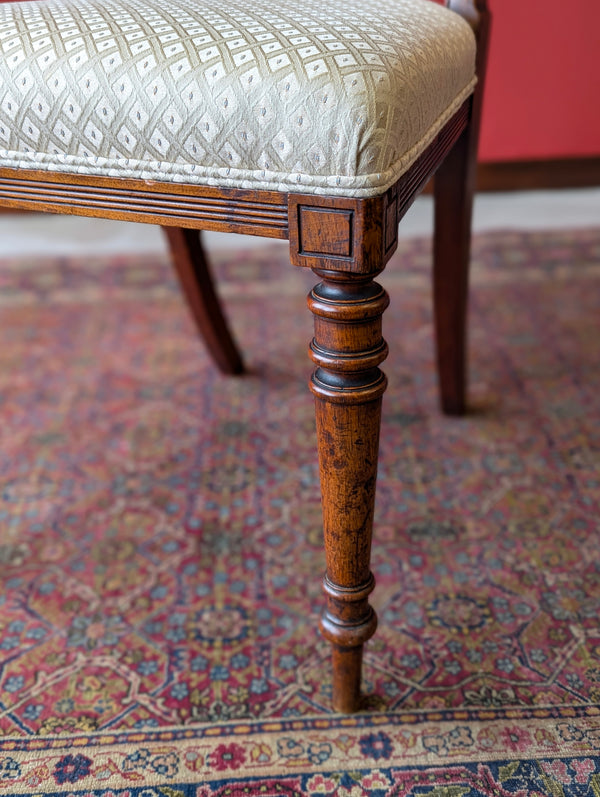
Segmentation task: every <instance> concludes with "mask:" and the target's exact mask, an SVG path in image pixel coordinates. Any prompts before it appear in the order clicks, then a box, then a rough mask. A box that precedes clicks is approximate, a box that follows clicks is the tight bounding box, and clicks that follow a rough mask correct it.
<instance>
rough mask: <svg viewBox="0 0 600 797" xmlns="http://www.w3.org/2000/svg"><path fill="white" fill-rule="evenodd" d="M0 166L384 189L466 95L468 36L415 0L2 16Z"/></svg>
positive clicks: (11, 12)
mask: <svg viewBox="0 0 600 797" xmlns="http://www.w3.org/2000/svg"><path fill="white" fill-rule="evenodd" d="M0 20H1V23H0V43H1V47H2V53H3V56H2V58H1V59H0V148H1V151H0V161H1V163H2V166H3V167H8V168H11V167H13V168H15V167H18V168H26V169H42V170H48V171H57V172H63V173H65V172H76V173H79V174H86V175H105V176H109V177H124V178H125V177H126V178H138V179H144V180H156V181H162V182H171V181H173V182H180V183H193V184H198V183H200V184H203V185H208V186H217V187H221V188H247V189H267V190H279V191H293V192H295V193H306V192H310V193H313V194H314V193H317V194H319V193H320V194H326V195H329V196H336V195H337V196H340V195H341V196H349V197H369V196H374V195H377V194H381V193H382V192H383V191H385V190H386V189H387V188H388V187H389V186H391V185H393V184H394V183H395V182H396V181H397V180H398V178H399V177H400V176H401V175H402V174H403V173H404V172H405V171H406V170H407V169H408V168H409V167H410V166H411V164H412V163H413V162H414V161H415V160H416V159H417V158H418V156H419V155H420V154H421V153H422V152H423V150H424V149H425V148H426V147H427V145H428V144H429V143H430V142H431V141H432V139H433V138H434V136H435V135H436V134H437V133H438V132H439V131H440V129H441V128H442V127H443V126H444V124H445V123H446V122H447V121H448V120H449V119H450V118H451V116H452V115H453V114H454V113H455V112H456V110H457V109H458V108H459V107H460V105H461V104H462V103H463V102H464V100H465V99H466V97H467V96H468V95H469V94H470V93H471V92H472V90H473V86H474V82H475V79H474V74H475V40H474V36H473V32H472V30H471V28H470V27H469V25H468V24H467V23H466V22H465V21H464V20H463V19H462V18H461V17H460V16H458V15H457V14H454V13H452V12H451V11H448V10H447V9H445V8H443V7H440V6H438V5H436V4H435V3H432V2H428V0H353V1H352V2H339V0H308V1H307V0H302V2H293V0H278V2H276V3H275V2H272V0H256V1H255V2H244V1H243V0H170V2H169V3H164V2H160V0H48V2H34V3H32V2H27V3H13V4H11V3H8V4H2V5H1V6H0Z"/></svg>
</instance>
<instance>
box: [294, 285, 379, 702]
mask: <svg viewBox="0 0 600 797" xmlns="http://www.w3.org/2000/svg"><path fill="white" fill-rule="evenodd" d="M315 273H317V274H318V275H319V276H321V277H323V281H322V282H321V283H319V284H318V285H317V286H316V287H315V288H314V289H313V290H312V291H311V293H310V294H309V297H308V304H309V307H310V309H311V311H312V312H313V314H314V321H315V336H314V339H313V341H312V344H311V357H312V359H313V361H314V362H315V364H316V368H315V371H314V373H313V376H312V380H311V389H312V392H313V393H314V396H315V405H316V418H317V437H318V446H319V465H320V475H321V491H322V499H323V526H324V532H325V550H326V560H327V574H326V576H325V582H324V587H325V594H326V596H327V604H326V608H325V611H324V613H323V617H322V620H321V630H322V632H323V635H324V636H325V637H326V638H327V639H328V640H329V641H330V642H331V644H332V647H333V705H334V708H335V709H336V710H338V711H342V712H352V711H356V710H357V709H358V708H359V702H360V680H361V661H362V649H363V644H364V643H365V642H366V641H367V639H369V637H371V636H372V635H373V633H374V632H375V628H376V626H377V618H376V615H375V612H374V611H373V609H372V608H371V606H370V605H369V602H368V597H369V594H370V592H371V591H372V589H373V587H374V580H373V576H372V574H371V571H370V569H369V561H370V551H371V534H372V524H373V508H374V502H375V482H376V477H377V455H378V449H379V425H380V416H381V397H382V395H383V392H384V390H385V387H386V378H385V376H384V375H383V373H382V372H381V371H380V370H379V368H378V365H379V364H380V363H381V362H382V361H383V360H384V359H385V357H386V355H387V345H386V344H385V342H384V340H383V338H382V335H381V316H382V313H383V311H384V310H385V308H386V307H387V305H388V297H387V294H386V292H385V291H384V290H383V288H381V286H379V285H378V284H377V283H375V282H373V281H372V280H371V279H370V278H365V277H358V276H357V277H352V276H351V275H348V274H346V275H343V274H337V273H332V272H326V271H315Z"/></svg>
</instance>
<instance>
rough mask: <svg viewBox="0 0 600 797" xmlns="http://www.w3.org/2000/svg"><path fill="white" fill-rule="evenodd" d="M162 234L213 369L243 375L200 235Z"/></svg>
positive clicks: (168, 229)
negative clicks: (215, 367) (164, 236)
mask: <svg viewBox="0 0 600 797" xmlns="http://www.w3.org/2000/svg"><path fill="white" fill-rule="evenodd" d="M163 230H164V232H165V234H166V236H167V240H168V241H169V247H170V250H171V256H172V258H173V265H174V266H175V271H176V272H177V276H178V277H179V283H180V285H181V288H182V290H183V293H184V296H185V298H186V300H187V303H188V305H189V308H190V310H191V311H192V316H193V317H194V321H195V322H196V327H197V329H198V332H199V333H200V335H201V336H202V338H203V340H204V343H205V344H206V348H207V349H208V352H209V354H210V356H211V357H212V359H213V361H214V363H215V365H216V366H217V367H218V369H219V370H220V371H221V372H222V373H223V374H229V375H233V374H241V373H243V372H244V364H243V362H242V358H241V355H240V353H239V350H238V348H237V346H236V344H235V341H234V339H233V336H232V334H231V332H230V331H229V327H228V325H227V321H226V319H225V316H224V314H223V309H222V307H221V303H220V301H219V297H218V296H217V294H216V291H215V287H214V283H213V280H212V276H211V273H210V267H209V265H208V260H207V258H206V255H205V252H204V247H203V246H202V240H201V237H200V232H199V231H198V230H188V229H185V228H183V227H163Z"/></svg>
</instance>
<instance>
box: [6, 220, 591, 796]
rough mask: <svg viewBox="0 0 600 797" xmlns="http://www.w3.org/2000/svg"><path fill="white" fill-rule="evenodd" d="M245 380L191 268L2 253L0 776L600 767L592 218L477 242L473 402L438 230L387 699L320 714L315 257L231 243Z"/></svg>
mask: <svg viewBox="0 0 600 797" xmlns="http://www.w3.org/2000/svg"><path fill="white" fill-rule="evenodd" d="M215 265H216V272H217V276H218V281H219V286H220V288H221V292H222V294H223V296H224V298H225V300H226V306H227V309H228V313H229V315H230V317H231V319H232V323H233V327H234V329H235V330H236V333H237V336H238V339H239V340H240V341H242V342H243V349H244V354H245V357H246V360H247V363H248V365H249V369H250V375H249V376H247V377H244V378H241V379H226V378H223V377H220V376H218V375H217V374H216V373H215V371H214V369H213V368H212V366H211V365H210V364H209V362H208V359H207V357H206V355H205V352H204V350H203V349H202V346H201V344H200V343H199V342H198V340H197V338H196V336H195V333H194V329H193V326H192V323H191V321H190V318H189V316H188V315H187V312H186V309H185V307H184V305H183V300H182V299H181V297H180V294H179V292H178V289H177V287H176V285H175V283H174V279H173V275H172V273H171V269H170V266H169V264H168V263H167V262H164V261H162V260H159V259H155V260H152V259H150V260H142V259H135V258H133V259H132V258H127V259H116V260H113V261H109V262H107V261H106V260H98V261H94V260H91V261H88V262H85V263H83V262H71V261H69V260H66V261H65V260H50V261H38V260H30V261H27V260H19V261H16V262H10V261H9V262H7V261H4V262H2V263H1V265H0V284H1V286H2V291H1V294H0V295H1V299H0V312H1V318H2V323H1V324H0V340H1V347H0V360H1V366H0V409H1V418H2V420H1V426H0V437H1V443H2V444H1V450H0V478H1V486H2V492H1V502H0V529H1V531H0V576H1V577H0V793H7V794H8V793H10V794H28V793H31V794H39V793H45V794H48V793H53V792H57V793H58V792H60V793H77V794H84V793H91V791H93V793H94V794H95V795H100V794H105V795H106V794H108V793H111V794H112V793H119V794H128V795H143V796H144V797H149V795H153V794H157V795H159V794H160V795H165V797H175V796H176V795H180V794H190V795H191V794H194V795H197V797H212V796H213V795H216V794H223V795H224V794H228V795H249V794H262V795H265V796H266V797H269V795H276V794H277V795H296V794H298V795H299V794H309V795H313V794H315V795H316V794H331V795H333V794H335V795H348V796H349V797H358V795H362V794H372V795H384V794H394V795H409V794H410V795H425V794H427V795H436V797H442V795H444V797H453V796H454V795H457V796H458V795H504V794H521V795H525V794H553V795H579V794H581V795H584V794H586V795H587V794H596V795H599V794H600V756H598V751H599V750H600V626H599V620H598V618H599V616H600V557H599V555H598V552H599V551H600V520H599V518H600V401H599V399H598V396H599V395H600V367H599V366H600V232H599V231H578V232H569V233H552V234H547V233H544V234H521V233H519V234H516V233H504V234H494V235H488V236H481V237H479V238H478V239H476V242H475V253H474V279H473V291H472V302H471V326H470V330H471V351H472V358H471V359H472V362H471V388H470V395H471V404H472V410H471V412H470V414H469V416H468V417H467V418H465V419H462V420H456V419H447V418H444V417H442V416H441V414H440V413H439V411H438V409H437V403H436V402H437V393H436V390H437V388H436V384H435V378H434V369H433V364H432V360H433V350H432V329H431V305H430V285H429V270H430V250H429V245H428V243H427V242H425V241H421V240H414V241H409V242H403V243H401V246H400V250H399V252H398V254H397V255H396V256H395V258H394V260H393V261H392V262H391V263H390V265H389V266H388V269H387V271H386V272H385V274H384V275H382V277H381V281H382V282H384V283H385V285H386V287H387V288H388V290H389V292H390V295H391V298H392V305H391V307H390V309H389V310H388V311H387V313H386V315H385V318H384V322H385V323H384V331H385V336H386V338H387V340H388V341H389V342H390V349H391V354H390V357H389V359H388V360H387V362H386V364H385V370H386V372H387V374H388V376H389V378H390V387H389V389H388V392H387V394H386V397H385V399H384V417H383V434H382V450H381V462H380V475H379V483H378V503H377V514H376V534H375V545H374V550H373V570H374V573H375V576H376V579H377V583H378V586H377V589H376V591H375V593H374V596H373V603H374V605H375V607H376V609H377V612H378V614H379V618H380V627H379V630H378V632H377V635H376V636H375V638H374V639H373V640H372V641H371V642H370V643H369V645H368V646H367V651H366V666H365V684H364V686H365V692H366V702H365V711H364V712H363V713H362V714H359V715H357V716H353V717H340V716H336V715H332V714H331V713H330V711H329V708H328V707H329V697H330V682H329V663H328V649H327V645H326V644H325V643H324V642H323V641H322V640H321V639H320V637H319V635H318V632H317V630H316V626H317V617H318V614H319V612H320V607H321V603H322V600H321V587H320V579H319V573H320V572H321V571H322V570H323V555H322V545H321V532H320V507H319V487H318V473H317V465H316V454H315V436H314V426H313V408H312V399H311V397H310V394H309V392H308V389H307V387H306V381H307V377H308V374H309V371H310V366H309V361H308V357H307V355H306V347H307V342H308V340H309V338H310V337H311V334H312V330H311V318H310V315H309V313H308V311H307V310H306V306H305V299H304V296H305V293H306V291H307V289H308V287H309V286H310V285H311V284H312V281H313V280H312V275H310V274H305V273H300V272H299V271H298V270H295V269H292V268H291V267H289V266H288V265H287V264H286V260H285V248H280V247H277V246H272V245H271V244H268V243H266V244H265V247H264V249H260V250H250V251H247V252H244V253H240V254H236V255H235V256H232V257H227V256H226V255H224V254H221V255H220V257H219V259H218V261H217V262H216V264H215Z"/></svg>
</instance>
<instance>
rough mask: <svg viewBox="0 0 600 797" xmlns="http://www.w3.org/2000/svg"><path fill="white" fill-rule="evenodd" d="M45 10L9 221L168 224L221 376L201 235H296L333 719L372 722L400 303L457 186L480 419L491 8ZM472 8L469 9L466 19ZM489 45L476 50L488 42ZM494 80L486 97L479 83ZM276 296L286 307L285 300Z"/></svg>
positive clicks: (16, 93)
mask: <svg viewBox="0 0 600 797" xmlns="http://www.w3.org/2000/svg"><path fill="white" fill-rule="evenodd" d="M447 5H448V6H450V9H448V8H444V7H442V6H440V5H438V4H436V3H433V2H429V0H350V1H349V2H345V3H341V2H339V0H302V2H295V0H277V2H274V0H253V2H251V3H250V2H245V0H227V1H226V2H224V0H210V2H209V0H169V2H165V0H32V1H31V2H24V3H6V4H3V5H2V6H0V42H1V54H0V206H1V207H8V208H13V209H30V210H37V211H48V212H53V213H57V212H58V213H70V214H80V215H88V216H102V217H107V218H115V219H129V220H132V221H138V222H139V221H141V222H149V223H153V224H160V225H162V226H163V227H164V228H165V229H166V230H167V231H168V235H169V241H170V245H171V250H172V253H173V256H174V261H175V265H176V268H177V271H178V274H179V277H180V279H181V282H182V285H183V287H184V291H185V293H186V296H187V299H188V301H189V303H190V306H191V308H192V311H193V313H194V316H195V318H196V321H197V323H198V326H199V328H200V331H201V333H202V335H203V336H204V338H205V340H206V342H207V344H208V346H209V349H210V351H211V352H212V355H213V357H214V358H215V360H216V362H217V363H218V365H219V366H220V367H221V369H222V370H224V371H225V372H229V373H235V372H239V371H241V370H242V364H241V359H240V357H239V355H238V353H237V349H236V347H235V344H234V343H233V340H232V338H231V336H230V335H229V333H228V331H227V327H226V324H225V321H224V318H223V316H222V315H221V311H220V308H219V305H218V302H217V300H216V297H215V294H214V291H213V289H212V284H211V280H210V275H209V272H208V270H207V265H206V260H205V258H204V255H203V251H202V248H201V243H200V238H199V234H198V230H202V229H206V230H221V231H231V232H237V233H245V234H250V235H263V236H267V237H272V238H282V239H289V243H290V259H291V262H292V264H293V265H294V266H303V267H307V268H311V269H312V270H313V271H314V272H315V274H316V275H317V276H318V278H319V279H320V281H319V283H318V284H317V285H316V287H315V288H314V289H313V290H312V291H311V293H310V295H309V300H308V301H309V307H310V309H311V311H312V313H313V314H314V324H315V334H314V338H313V340H312V343H311V344H310V356H311V357H312V359H313V361H314V363H315V366H316V367H315V369H314V373H313V376H312V380H311V389H312V392H313V393H314V396H315V404H316V417H317V433H318V448H319V461H320V474H321V483H322V498H323V521H324V532H325V546H326V558H327V574H326V576H325V593H326V595H327V606H326V609H325V611H324V614H323V618H322V622H321V629H322V632H323V634H324V635H325V637H326V638H327V639H328V640H329V641H330V642H331V644H332V649H333V704H334V707H335V708H336V709H338V710H340V711H346V712H347V711H354V710H356V709H357V708H358V706H359V698H360V677H361V659H362V647H363V643H364V642H365V641H366V640H367V639H369V637H370V636H371V635H372V634H373V633H374V631H375V627H376V617H375V614H374V612H373V610H372V608H371V607H370V605H369V603H368V596H369V593H370V592H371V590H372V589H373V586H374V581H373V577H372V575H371V573H370V570H369V557H370V544H371V527H372V518H373V504H374V497H375V481H376V471H377V454H378V438H379V425H380V407H381V397H382V394H383V392H384V390H385V387H386V379H385V376H384V375H383V374H382V372H381V371H380V370H379V367H378V366H379V365H380V363H381V362H382V361H383V360H384V359H385V357H386V353H387V345H386V343H385V342H384V340H383V338H382V333H381V320H382V314H383V311H384V310H385V308H386V306H387V304H388V298H387V295H386V293H385V291H384V290H383V289H382V288H381V287H380V286H379V285H378V284H377V283H376V282H374V281H373V279H374V277H376V275H377V274H378V273H380V272H381V271H382V270H383V268H384V266H385V264H386V262H387V261H388V259H389V258H390V256H391V255H392V253H393V252H394V250H395V248H396V244H397V226H398V222H399V220H400V219H401V217H402V216H403V214H404V213H405V212H406V210H407V208H408V207H409V206H410V204H411V202H412V201H413V199H414V197H415V196H416V195H417V193H418V192H419V191H420V190H421V189H422V187H423V186H424V184H425V183H426V181H427V180H428V179H429V177H430V176H431V175H432V174H433V173H434V172H435V171H436V170H437V176H436V180H435V210H436V230H435V245H434V255H435V266H434V303H435V320H436V335H437V350H438V364H439V374H440V385H441V395H442V406H443V408H444V410H445V411H446V412H449V413H461V412H462V411H463V409H464V405H465V364H464V363H465V312H466V296H467V263H468V255H469V242H470V218H471V204H472V192H473V179H474V172H473V169H474V156H475V150H476V144H477V131H478V122H479V115H480V107H481V85H482V78H483V71H484V62H485V52H486V39H487V30H488V13H487V10H486V8H485V0H448V2H447ZM455 11H456V12H458V13H455ZM474 32H475V35H474ZM476 76H478V78H479V83H477V77H476ZM273 300H274V301H276V300H277V297H276V296H274V297H273Z"/></svg>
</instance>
